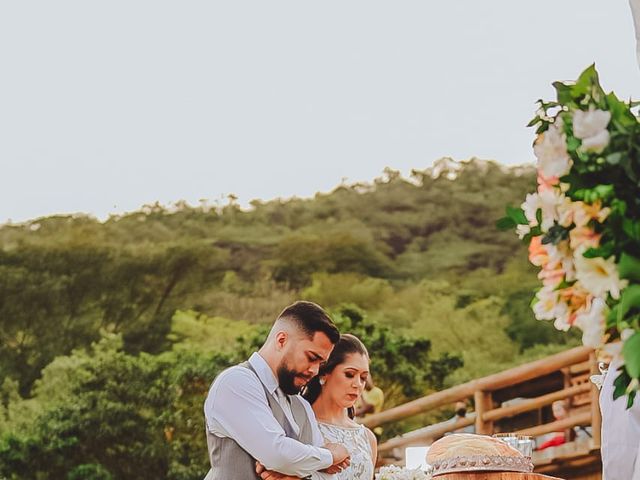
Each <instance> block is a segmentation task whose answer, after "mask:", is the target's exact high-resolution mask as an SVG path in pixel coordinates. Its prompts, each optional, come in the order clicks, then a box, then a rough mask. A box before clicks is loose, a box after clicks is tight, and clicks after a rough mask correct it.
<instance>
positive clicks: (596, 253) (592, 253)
mask: <svg viewBox="0 0 640 480" xmlns="http://www.w3.org/2000/svg"><path fill="white" fill-rule="evenodd" d="M611 255H613V243H605V244H604V245H602V246H601V247H598V248H589V249H587V250H586V251H585V252H584V253H583V254H582V256H583V257H585V258H596V257H603V258H609V257H610V256H611Z"/></svg>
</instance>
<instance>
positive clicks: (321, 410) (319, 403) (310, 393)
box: [302, 334, 377, 480]
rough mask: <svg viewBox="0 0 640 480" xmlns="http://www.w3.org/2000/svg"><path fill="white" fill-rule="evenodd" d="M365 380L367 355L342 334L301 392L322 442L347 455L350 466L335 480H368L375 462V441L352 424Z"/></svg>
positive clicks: (365, 350)
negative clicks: (344, 450)
mask: <svg viewBox="0 0 640 480" xmlns="http://www.w3.org/2000/svg"><path fill="white" fill-rule="evenodd" d="M368 376H369V353H368V352H367V349H366V348H365V346H364V345H363V344H362V342H361V341H360V340H359V339H358V338H357V337H355V336H353V335H349V334H344V335H341V336H340V340H339V341H338V343H337V344H336V346H335V348H334V349H333V352H331V355H330V356H329V359H328V360H327V363H326V364H325V365H323V366H322V367H321V368H320V372H319V373H318V375H317V376H316V377H315V378H313V379H312V380H311V381H310V382H309V383H308V384H307V387H306V388H305V391H304V392H303V394H302V396H303V397H304V398H306V399H307V401H308V402H309V403H310V404H311V406H312V408H313V411H314V412H315V414H316V418H317V419H318V425H319V427H320V431H321V432H322V435H323V437H324V439H325V441H326V442H332V443H340V444H342V445H344V446H345V447H346V448H347V450H349V452H350V453H351V465H349V467H347V468H346V469H344V470H343V471H342V472H340V473H337V474H336V475H335V479H336V480H356V479H357V480H360V479H362V480H372V479H373V473H374V467H375V461H376V458H377V443H376V438H375V436H374V435H373V433H372V432H371V430H369V429H368V428H366V427H365V426H363V425H360V424H358V423H356V422H355V421H354V420H353V417H354V412H355V409H354V405H355V403H356V401H357V400H358V398H360V395H362V391H363V390H364V388H365V384H366V382H367V377H368Z"/></svg>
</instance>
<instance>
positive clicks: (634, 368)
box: [622, 332, 640, 378]
mask: <svg viewBox="0 0 640 480" xmlns="http://www.w3.org/2000/svg"><path fill="white" fill-rule="evenodd" d="M622 356H623V357H624V366H625V369H626V370H627V372H628V373H629V375H630V376H631V378H640V332H636V333H634V334H633V335H632V336H631V337H630V338H628V339H627V341H626V342H624V345H623V346H622Z"/></svg>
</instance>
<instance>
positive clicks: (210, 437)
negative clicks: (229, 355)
mask: <svg viewBox="0 0 640 480" xmlns="http://www.w3.org/2000/svg"><path fill="white" fill-rule="evenodd" d="M240 366H241V367H244V368H248V369H249V370H251V371H252V372H253V373H254V374H255V373H256V371H255V370H254V369H253V367H252V366H251V364H250V363H249V362H243V363H241V364H240ZM256 377H258V375H257V374H256ZM258 380H260V377H258ZM260 384H261V385H262V388H263V389H264V393H265V395H266V396H267V401H268V402H269V408H271V411H272V412H273V416H274V417H275V419H276V420H277V421H278V423H279V424H280V425H282V428H283V429H284V432H285V434H286V435H287V437H289V438H293V439H295V440H298V441H300V442H302V443H304V444H306V445H311V444H312V443H313V430H312V429H311V423H310V421H309V417H308V416H307V411H306V409H305V408H304V405H303V404H302V401H301V399H300V398H298V397H297V396H290V397H289V399H290V400H291V412H292V413H293V418H294V419H295V421H296V423H297V424H298V426H299V427H300V434H299V435H296V434H295V431H294V430H293V427H292V426H291V424H290V423H289V421H288V420H287V417H286V415H285V414H284V411H283V410H282V407H281V406H280V404H279V403H278V402H277V400H276V399H275V398H273V395H271V394H270V393H269V391H268V390H267V388H266V387H265V386H264V384H263V383H262V381H260ZM238 414H239V415H251V412H238ZM205 430H206V432H207V446H208V448H209V461H210V462H211V470H210V471H209V473H208V474H207V477H206V479H205V480H256V479H259V478H260V477H258V475H257V474H256V461H255V459H254V458H253V457H252V456H251V455H249V453H247V452H246V451H245V450H243V449H242V447H240V445H238V443H237V442H236V441H235V440H233V439H232V438H228V437H225V438H222V437H218V436H216V435H214V434H212V433H211V432H209V429H208V428H206V426H205Z"/></svg>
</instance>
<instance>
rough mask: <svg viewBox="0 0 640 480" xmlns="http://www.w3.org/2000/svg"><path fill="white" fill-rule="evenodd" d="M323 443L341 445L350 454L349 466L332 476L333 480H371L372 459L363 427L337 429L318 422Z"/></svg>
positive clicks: (367, 437)
mask: <svg viewBox="0 0 640 480" xmlns="http://www.w3.org/2000/svg"><path fill="white" fill-rule="evenodd" d="M318 425H319V427H320V432H321V433H322V436H323V437H324V440H325V442H331V443H341V444H342V445H344V446H345V448H346V449H347V450H349V453H351V465H349V467H348V468H345V469H344V470H343V471H342V472H340V473H337V474H335V475H334V478H335V480H373V459H372V452H371V443H370V442H369V435H368V434H367V429H366V428H365V427H364V425H358V426H356V427H339V426H337V425H332V424H329V423H322V422H318Z"/></svg>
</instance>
